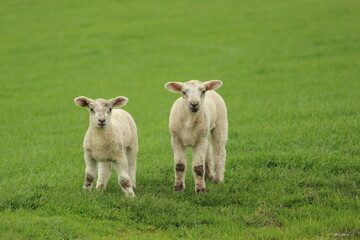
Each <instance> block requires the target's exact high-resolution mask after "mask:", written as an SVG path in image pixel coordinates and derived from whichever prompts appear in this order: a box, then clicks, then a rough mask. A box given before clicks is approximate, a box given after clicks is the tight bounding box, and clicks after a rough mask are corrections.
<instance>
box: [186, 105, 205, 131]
mask: <svg viewBox="0 0 360 240" xmlns="http://www.w3.org/2000/svg"><path fill="white" fill-rule="evenodd" d="M202 111H203V110H202V109H200V110H199V111H198V112H195V113H194V112H191V111H190V110H189V109H188V107H185V106H184V107H183V114H182V115H183V116H184V119H183V124H184V125H185V127H193V126H194V125H195V122H196V121H197V120H198V118H199V117H200V115H201V114H202Z"/></svg>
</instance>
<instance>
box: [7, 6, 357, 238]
mask: <svg viewBox="0 0 360 240" xmlns="http://www.w3.org/2000/svg"><path fill="white" fill-rule="evenodd" d="M359 10H360V4H359V2H358V1H352V0H350V1H335V0H331V1H322V0H320V1H313V0H305V1H300V2H296V1H287V2H284V1H267V0H256V1H252V2H241V1H228V0H226V1H198V2H192V1H181V2H180V1H179V2H164V1H115V0H113V1H106V2H98V1H86V2H84V1H61V2H56V1H38V0H29V1H25V2H24V1H18V0H15V1H6V0H4V1H1V2H0V30H1V31H0V32H1V36H0V84H1V85H0V94H1V97H0V106H1V110H0V112H1V114H0V122H1V124H0V238H1V239H119V238H124V239H176V238H186V239H199V238H205V239H206V238H207V239H216V238H218V239H337V238H346V239H352V238H353V239H356V238H359V237H360V221H359V214H360V211H359V209H360V199H359V194H360V188H359V185H360V174H359V172H360V161H359V160H360V157H359V156H360V146H359V142H360V127H359V117H360V111H359V107H360V104H359V103H360V94H359V89H360V81H359V75H360V67H359V66H360V55H359V53H360V51H359V50H360V45H359V42H360V32H359V31H358V29H359V27H360V24H359V23H360V21H359V20H360V19H359V14H358V12H359ZM190 79H199V80H203V81H204V80H209V79H221V80H223V82H224V86H223V87H222V88H221V89H220V90H219V91H218V92H219V93H220V94H221V95H222V96H223V97H224V99H225V101H226V102H227V106H228V112H229V141H228V144H227V152H228V158H227V166H226V182H225V183H224V184H223V185H213V184H211V183H208V184H207V188H208V192H207V193H206V194H204V195H195V194H194V193H193V185H194V181H193V179H192V176H191V174H189V172H188V174H187V179H186V181H187V190H186V192H185V193H183V194H177V193H173V191H172V184H173V170H172V165H173V163H172V161H173V160H172V151H171V147H170V141H169V138H170V135H169V133H168V130H167V123H168V114H169V111H170V107H171V105H172V102H173V100H175V99H176V97H177V96H176V95H175V94H171V93H169V92H167V91H166V90H165V89H164V88H163V85H164V83H165V82H167V81H186V80H190ZM79 95H85V96H88V97H92V98H98V97H104V98H111V97H115V96H118V95H124V96H127V97H128V98H129V99H130V102H129V104H128V105H127V106H126V107H124V109H125V110H127V111H129V112H130V113H131V114H132V115H133V117H134V118H135V120H136V121H137V124H138V129H139V137H140V152H139V155H138V189H137V192H136V194H137V198H136V199H134V200H129V199H125V198H124V195H123V193H122V192H121V191H120V189H119V187H118V185H117V183H116V179H115V174H113V175H112V178H111V180H110V183H109V186H108V189H107V190H106V192H102V193H99V192H91V193H86V192H83V191H82V189H81V186H82V182H83V172H84V162H83V156H82V154H83V153H82V147H81V144H82V139H83V136H84V133H85V131H86V128H87V124H88V115H87V112H86V111H85V110H84V109H80V108H78V107H76V106H75V105H74V103H73V98H74V97H76V96H79ZM339 234H343V235H339Z"/></svg>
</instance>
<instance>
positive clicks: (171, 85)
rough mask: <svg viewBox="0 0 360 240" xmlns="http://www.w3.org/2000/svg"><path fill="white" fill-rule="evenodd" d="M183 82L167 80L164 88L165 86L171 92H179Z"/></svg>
mask: <svg viewBox="0 0 360 240" xmlns="http://www.w3.org/2000/svg"><path fill="white" fill-rule="evenodd" d="M183 85H184V83H182V82H168V83H166V84H165V86H164V87H165V88H167V89H168V90H169V91H171V92H180V91H181V88H182V87H183Z"/></svg>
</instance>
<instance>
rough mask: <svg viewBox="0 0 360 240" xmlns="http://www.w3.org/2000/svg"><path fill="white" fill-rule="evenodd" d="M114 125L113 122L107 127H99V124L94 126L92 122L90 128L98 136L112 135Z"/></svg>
mask: <svg viewBox="0 0 360 240" xmlns="http://www.w3.org/2000/svg"><path fill="white" fill-rule="evenodd" d="M112 128H113V126H112V125H111V124H107V125H106V126H105V127H101V128H100V127H97V126H93V125H92V124H90V130H91V132H92V133H93V135H96V136H107V137H109V136H111V133H112V132H113V130H112Z"/></svg>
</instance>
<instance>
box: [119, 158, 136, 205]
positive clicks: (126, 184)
mask: <svg viewBox="0 0 360 240" xmlns="http://www.w3.org/2000/svg"><path fill="white" fill-rule="evenodd" d="M115 165H116V171H117V173H118V181H119V184H120V187H121V189H122V190H123V191H124V193H125V195H126V196H127V197H131V198H134V197H135V193H134V191H133V188H132V183H131V179H130V176H129V164H128V161H127V159H126V156H125V154H122V155H121V156H120V157H119V158H118V159H117V160H116V163H115Z"/></svg>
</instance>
